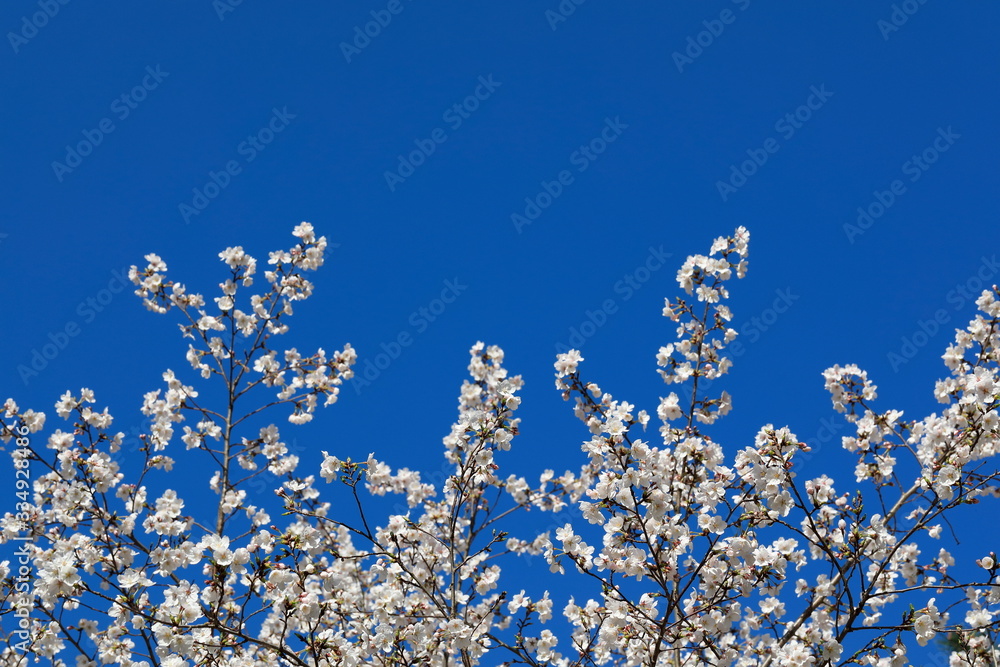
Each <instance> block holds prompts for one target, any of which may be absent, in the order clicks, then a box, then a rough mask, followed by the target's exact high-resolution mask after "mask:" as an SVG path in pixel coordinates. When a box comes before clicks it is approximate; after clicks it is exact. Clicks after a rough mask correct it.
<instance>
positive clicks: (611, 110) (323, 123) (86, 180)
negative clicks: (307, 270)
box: [0, 0, 1000, 516]
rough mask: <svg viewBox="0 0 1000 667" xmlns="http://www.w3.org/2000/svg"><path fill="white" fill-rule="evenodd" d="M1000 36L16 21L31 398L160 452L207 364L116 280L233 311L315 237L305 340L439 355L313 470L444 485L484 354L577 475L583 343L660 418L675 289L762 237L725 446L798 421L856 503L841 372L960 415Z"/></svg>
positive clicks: (6, 26)
mask: <svg viewBox="0 0 1000 667" xmlns="http://www.w3.org/2000/svg"><path fill="white" fill-rule="evenodd" d="M63 3H65V4H63ZM570 10H572V11H570ZM46 12H48V14H46ZM50 15H51V16H50ZM998 18H1000V8H998V7H997V6H995V5H991V4H985V3H977V4H974V5H973V4H964V3H962V4H954V3H952V4H947V3H944V2H940V1H935V0H930V1H925V2H922V3H921V2H918V0H909V1H908V2H902V3H896V4H893V3H890V2H865V3H847V4H846V5H845V4H844V3H832V2H818V3H806V4H805V5H801V6H799V5H797V4H794V5H793V4H792V3H788V4H783V5H781V6H780V7H779V6H776V5H774V4H773V3H771V4H770V5H769V4H767V3H763V2H760V1H759V0H736V1H733V2H729V1H728V0H727V1H722V0H714V1H711V2H698V3H662V4H653V3H631V2H628V3H612V2H607V1H605V0H589V1H587V2H583V3H582V4H579V5H577V4H576V3H575V2H573V1H572V0H564V2H562V4H561V5H560V3H558V2H557V1H556V0H550V1H548V2H544V1H542V2H537V3H513V4H510V3H472V4H470V5H464V6H459V5H452V6H448V7H441V6H435V5H433V4H431V3H425V2H421V1H420V0H416V1H414V0H392V1H383V0H377V1H375V2H365V3H346V4H344V3H337V4H331V5H325V4H324V5H322V6H320V4H319V3H288V4H282V5H279V6H275V5H273V4H268V3H263V2H258V1H254V0H246V1H244V2H242V3H240V4H234V3H233V1H232V0H218V1H217V2H215V3H210V2H183V1H182V2H174V3H169V4H168V5H167V4H153V5H150V4H143V5H142V6H138V5H135V4H134V3H125V2H106V3H101V4H100V5H99V6H90V5H88V4H86V3H82V2H69V1H68V0H62V1H60V0H42V1H41V2H29V1H25V0H16V1H12V2H7V3H5V4H4V5H3V7H2V9H0V27H2V29H3V32H4V33H5V35H6V37H5V40H4V41H5V42H6V44H5V45H0V71H2V77H3V80H4V82H5V89H6V91H7V94H6V95H5V96H4V101H3V103H2V104H0V114H2V120H3V122H2V123H0V136H2V155H3V157H2V159H0V170H2V171H0V178H2V182H3V184H4V187H5V193H6V194H5V197H4V201H5V206H4V207H3V211H2V214H0V284H2V285H3V286H4V287H5V292H6V297H5V303H4V310H5V327H4V333H3V341H4V349H5V355H4V361H3V363H2V364H0V374H2V376H0V378H2V379H0V386H2V387H3V389H4V391H3V392H2V393H3V395H4V396H13V397H15V398H17V399H18V401H19V402H20V403H21V404H22V405H25V406H32V407H36V408H42V409H45V410H47V411H50V412H52V409H51V406H52V404H53V403H54V402H55V400H56V399H57V397H58V396H59V394H61V393H62V392H63V391H65V390H66V389H68V388H72V389H74V390H76V389H78V388H79V387H81V386H87V387H90V388H92V389H94V390H95V391H96V393H97V397H98V403H99V404H100V405H102V406H103V405H105V404H106V405H109V406H110V407H111V409H112V412H113V413H114V414H116V415H117V419H118V422H117V424H118V427H119V428H121V429H122V430H125V431H128V430H129V429H130V428H131V427H132V426H138V425H139V424H140V423H141V415H139V413H138V406H139V404H140V401H141V396H142V393H144V392H146V391H149V390H151V389H154V388H159V387H160V386H161V380H160V374H161V373H162V371H163V370H164V369H165V368H167V367H171V368H174V369H176V370H178V371H180V370H181V369H184V368H185V367H187V364H186V362H185V361H184V359H183V351H184V350H185V349H186V344H185V343H183V342H182V341H181V339H180V337H179V335H178V334H177V330H176V327H175V324H174V320H172V319H170V318H169V317H163V316H156V315H154V314H152V313H149V312H146V311H145V310H144V309H143V308H142V306H141V304H140V302H139V300H138V298H136V297H133V296H131V295H130V294H129V293H128V291H127V290H126V291H119V292H115V291H114V290H116V289H118V288H119V283H118V278H117V276H118V275H119V272H120V271H121V270H122V269H123V268H127V267H128V266H129V265H131V264H138V263H141V262H142V257H143V255H144V254H146V253H149V252H156V253H158V254H160V255H161V256H162V257H163V258H164V259H165V261H167V263H168V264H169V265H170V270H171V274H172V276H173V277H174V278H175V279H177V280H180V281H181V282H184V283H186V284H188V285H189V286H190V287H191V288H192V289H196V290H200V291H203V292H206V293H211V292H214V290H215V289H216V287H215V286H216V285H217V283H218V282H220V281H221V280H223V279H224V276H225V272H224V271H223V267H222V265H221V264H219V263H217V253H218V252H219V251H220V250H222V249H223V248H225V247H226V246H230V245H243V246H244V247H245V249H246V250H247V251H248V252H250V253H251V254H255V255H256V256H258V257H260V258H264V257H266V253H267V252H268V251H269V250H272V249H277V248H280V247H287V246H288V245H289V244H290V243H291V241H292V237H291V236H290V235H289V234H290V231H291V229H292V227H293V226H294V225H295V224H297V223H298V222H300V221H303V220H306V221H310V222H312V223H313V224H314V225H315V227H316V229H317V231H318V232H319V233H322V234H324V235H326V236H327V237H328V239H329V240H330V242H331V243H334V244H338V245H337V246H336V247H335V248H333V250H332V252H330V253H329V255H328V263H327V265H326V266H325V267H324V268H323V269H322V270H321V272H320V273H319V274H317V276H316V279H315V282H316V285H317V288H316V294H315V296H314V297H313V298H312V299H311V300H310V301H308V302H306V303H305V304H303V305H301V306H300V307H299V308H298V309H297V312H296V317H295V318H294V319H293V320H292V323H293V325H295V324H296V323H297V327H294V328H293V332H292V334H291V335H290V336H291V337H290V338H289V344H293V345H296V346H298V347H299V349H303V350H306V349H314V348H315V347H318V346H322V347H325V348H327V349H328V350H330V349H339V348H340V347H342V345H343V343H344V342H350V343H351V344H352V345H354V346H355V347H356V348H357V349H358V351H359V354H360V363H361V364H362V365H363V364H364V363H365V361H366V360H371V359H374V355H376V354H377V353H378V352H379V351H380V350H381V348H380V346H381V345H382V344H385V345H387V346H388V345H389V344H390V342H391V341H394V340H397V339H398V338H399V336H400V335H401V334H408V335H410V336H411V337H412V344H411V345H409V346H408V347H406V348H405V349H403V350H402V351H401V354H399V356H398V358H397V359H395V360H393V361H392V363H391V364H390V365H389V366H388V367H387V368H385V369H384V370H380V372H379V373H378V375H377V377H375V378H374V379H373V381H372V382H371V383H370V385H365V386H359V385H355V386H352V387H349V388H348V389H347V390H346V391H345V392H344V395H343V398H342V400H341V402H340V403H338V404H337V405H336V406H335V407H333V408H330V409H328V410H327V411H326V412H324V413H322V414H321V415H320V416H319V418H318V419H317V420H316V421H315V422H314V423H313V424H310V425H309V426H307V427H303V428H300V429H298V430H296V431H291V430H289V429H288V428H286V431H287V432H288V436H289V437H292V436H294V437H295V438H297V441H298V442H299V443H300V444H301V445H302V446H303V447H304V449H305V450H306V451H307V452H312V453H310V454H305V455H303V456H304V457H305V458H306V461H307V462H308V463H311V464H316V465H318V456H319V454H318V450H319V449H327V450H329V451H331V453H333V452H340V453H343V454H344V455H345V456H346V455H352V456H355V457H358V456H364V455H366V454H367V453H368V452H369V451H376V452H378V453H379V455H380V456H381V457H383V458H384V459H386V460H388V461H389V462H390V463H392V464H393V465H400V466H402V465H408V466H411V467H417V468H424V469H427V468H429V467H432V468H435V469H436V467H437V460H438V459H437V458H436V457H437V456H438V453H439V451H440V438H441V437H442V436H444V435H446V434H447V432H448V426H449V424H450V422H451V421H452V420H453V419H454V416H455V406H456V398H457V393H458V389H459V387H460V385H461V382H462V380H463V378H464V377H465V374H466V370H465V367H466V365H467V363H468V349H469V347H470V346H471V345H472V344H473V343H475V342H476V341H477V340H483V341H485V342H486V343H488V344H497V345H500V346H501V347H503V348H504V349H505V350H506V352H507V360H506V365H507V367H508V368H509V369H510V371H511V372H512V373H520V374H522V375H523V376H524V378H525V381H526V387H525V389H524V392H523V397H524V403H523V409H522V417H523V422H522V433H523V435H522V436H520V438H519V439H518V440H515V446H514V451H513V452H512V453H511V455H510V457H509V461H510V465H511V470H513V471H517V472H522V473H524V474H528V475H529V476H534V475H535V474H537V472H540V471H541V470H542V469H544V468H547V467H555V468H557V469H558V470H560V471H561V470H562V469H565V468H566V467H567V465H570V466H571V467H576V465H577V463H576V460H574V459H573V458H572V457H574V456H575V455H576V454H577V452H578V445H579V443H580V441H581V440H582V439H584V438H585V437H586V433H585V432H584V429H583V427H582V425H580V424H579V423H578V422H577V421H576V420H575V418H574V417H573V416H572V413H571V410H570V406H568V405H566V404H564V403H563V402H562V400H561V399H560V397H559V396H558V394H557V393H556V391H555V390H554V389H553V385H552V378H553V368H552V363H553V361H554V359H555V353H556V349H557V346H558V345H559V344H560V343H566V344H569V343H570V338H571V336H572V335H573V330H574V328H575V329H576V330H577V331H581V330H585V331H587V332H592V335H588V336H586V337H585V340H584V341H583V344H582V350H583V354H584V357H585V358H586V362H585V363H584V365H583V370H584V374H585V376H586V377H588V378H590V379H593V380H595V381H597V382H599V383H600V384H601V385H602V387H603V388H604V389H605V390H607V391H610V392H612V393H613V394H615V395H616V396H617V397H620V398H624V399H626V400H629V401H630V402H633V403H636V404H638V406H639V407H645V408H647V409H649V410H651V411H652V410H653V409H654V408H655V406H656V403H657V397H658V396H660V395H662V394H664V393H665V390H666V388H665V387H663V385H662V383H661V381H660V379H659V377H658V376H657V375H656V373H655V362H654V355H655V353H656V350H657V348H658V347H659V346H660V345H662V344H665V343H667V342H670V341H671V340H672V337H673V328H672V326H671V325H670V323H669V322H668V321H667V320H665V319H663V318H662V317H661V316H660V310H661V308H662V305H663V299H664V297H668V296H673V295H674V294H676V292H677V289H678V288H677V286H676V283H675V282H674V276H675V272H676V269H677V267H678V266H679V264H680V263H681V262H682V261H683V259H684V257H685V256H687V255H688V254H691V253H703V252H707V250H708V247H709V244H710V243H711V241H712V239H713V238H715V237H716V236H719V235H724V234H729V233H731V232H732V230H733V229H734V228H735V227H737V226H739V225H745V226H746V227H748V228H749V229H750V231H751V234H752V241H751V255H750V271H749V275H748V277H747V278H746V279H745V280H743V281H740V282H739V283H738V284H736V285H734V286H733V289H732V292H733V300H732V304H731V305H732V308H733V310H734V312H735V319H736V321H737V322H738V323H739V325H740V328H741V330H742V331H743V333H744V336H743V337H742V339H741V341H742V342H743V343H744V346H745V348H744V351H743V353H742V354H741V355H740V356H739V357H738V358H737V359H736V365H735V368H734V369H733V371H732V374H731V376H730V377H729V378H727V380H726V383H725V388H726V389H728V390H729V391H730V393H731V394H732V395H733V397H734V410H733V413H732V414H731V416H730V417H729V418H727V419H726V420H724V421H723V422H722V423H721V424H720V426H719V429H718V431H717V433H718V438H719V439H721V440H723V441H724V442H726V443H727V447H729V448H730V451H732V452H735V451H736V450H737V449H739V448H741V447H742V446H744V445H745V444H747V443H748V441H749V439H750V438H751V437H752V435H753V433H755V432H756V430H757V429H758V428H759V426H760V425H762V424H764V423H768V422H772V423H774V424H776V425H784V424H787V425H789V426H790V428H791V429H792V430H793V431H794V432H795V433H797V434H798V435H799V437H800V438H802V439H808V440H812V441H813V443H814V444H819V445H821V447H820V450H821V451H818V452H817V454H816V455H815V457H814V458H813V461H814V462H815V463H814V464H813V463H810V464H809V465H810V466H813V465H814V467H813V468H811V469H807V470H805V471H804V474H807V475H813V474H814V475H818V474H820V473H822V472H828V471H830V470H834V471H837V470H840V469H841V467H842V468H843V471H842V472H841V473H840V476H841V477H842V478H844V481H845V483H847V482H849V481H850V479H851V478H850V477H849V476H848V471H849V470H850V469H852V468H853V464H851V463H850V462H849V460H848V459H847V458H846V455H844V453H843V452H841V450H840V449H839V447H837V446H836V442H834V440H836V438H832V436H831V437H827V434H828V433H832V432H833V431H837V429H838V428H841V427H842V422H840V421H839V420H838V419H837V418H836V416H835V415H834V414H833V413H832V410H831V409H830V403H829V399H828V396H827V395H826V393H825V392H824V390H823V384H822V379H821V377H820V372H821V371H822V370H823V369H825V368H826V367H828V366H830V365H832V364H834V363H841V364H844V363H852V362H854V363H858V364H859V365H861V366H862V368H865V369H867V370H868V371H869V372H870V375H871V377H872V378H873V380H874V381H875V382H876V383H877V384H878V385H879V387H880V403H879V405H881V406H883V407H885V408H888V407H896V408H900V409H903V410H905V411H906V414H907V416H909V417H911V418H919V417H921V416H923V415H924V414H926V413H927V412H929V411H932V410H936V409H938V407H937V404H936V403H935V401H934V399H933V396H932V394H931V389H932V387H933V381H934V380H935V379H936V378H938V377H940V376H941V375H942V374H943V373H944V372H945V369H944V366H943V364H942V362H941V360H940V355H941V353H942V352H943V350H944V347H945V345H946V344H947V342H948V340H949V339H950V337H951V332H952V331H953V329H954V328H955V327H956V326H964V324H965V323H966V322H967V321H968V320H969V319H970V318H971V317H972V315H973V313H974V306H973V304H972V300H973V298H974V297H973V298H969V297H970V296H971V295H972V294H977V293H978V291H979V289H981V287H980V286H981V285H989V284H993V283H995V282H997V277H996V276H997V273H998V272H1000V265H998V264H997V263H996V258H995V255H994V253H995V251H996V249H997V243H996V241H997V232H996V230H997V226H996V220H997V218H996V204H995V197H996V187H995V174H996V154H997V153H996V148H997V143H998V142H997V139H998V136H997V126H996V121H995V114H996V112H995V109H996V105H997V101H998V99H997V93H996V84H995V82H996V81H997V79H998V71H997V70H998V64H997V59H996V54H995V48H994V37H995V35H996V33H997V29H998V27H1000V26H998ZM379 22H380V23H381V24H380V23H379ZM382 24H384V25H382ZM366 30H367V31H368V34H367V35H366V34H365V31H366ZM371 35H373V36H371ZM535 207H537V208H535ZM668 254H669V255H670V256H669V257H666V258H665V256H666V255H668ZM447 290H452V291H451V292H449V294H454V295H455V298H454V300H453V302H452V303H450V304H447V305H446V307H444V308H443V310H442V311H441V312H439V313H437V314H434V311H435V310H441V309H439V308H438V307H437V305H436V304H435V300H436V299H438V298H440V297H441V295H442V292H443V291H447ZM609 302H611V303H612V305H613V308H612V309H609V310H608V311H607V312H605V311H604V308H605V305H606V304H607V303H609ZM422 308H425V309H429V310H428V312H429V313H431V314H432V315H433V321H432V320H431V319H430V318H429V317H427V316H425V315H423V314H421V309H422ZM612 310H613V312H611V311H612ZM779 310H783V311H784V312H778V311H779ZM599 311H600V312H599ZM602 315H603V318H602ZM755 318H756V319H755ZM935 318H936V319H937V322H936V323H932V321H933V320H935ZM587 321H592V322H603V324H602V325H601V326H594V327H590V326H587V325H585V324H584V323H585V322H587ZM922 323H923V325H922ZM934 324H937V325H938V326H936V327H935V326H934ZM67 327H70V330H71V331H75V332H76V334H75V335H72V336H66V337H63V336H61V335H60V332H65V331H67ZM923 334H926V335H923ZM915 336H916V340H914V337H915ZM53 339H55V340H56V341H57V342H58V341H62V342H63V343H64V344H65V345H64V347H63V349H60V350H59V351H58V353H54V348H53V347H49V348H48V352H49V353H50V354H49V355H48V356H50V357H52V358H44V355H43V356H36V352H38V353H39V354H42V352H43V349H44V348H45V346H46V345H47V344H50V343H51V342H52V340H53ZM910 344H913V347H908V345H910ZM578 347H579V346H578ZM893 354H895V355H899V356H895V357H894V356H892V355H893ZM33 358H34V363H35V366H34V367H32V363H33ZM26 369H30V372H28V371H26ZM185 372H187V371H185ZM52 418H53V419H54V413H53V415H52ZM830 418H833V422H834V423H836V424H838V427H836V428H833V427H830V426H829V422H828V421H824V420H829V419H830ZM843 431H844V432H845V433H846V429H843ZM841 434H843V433H841V432H839V431H838V432H837V433H836V435H837V436H838V437H839V435H841ZM831 438H832V439H831ZM313 456H315V457H316V458H315V459H313V458H311V457H313ZM428 457H432V458H428ZM428 460H430V461H434V463H432V464H428V463H427V461H428ZM989 511H991V512H994V513H995V512H996V510H995V508H993V509H990V510H989ZM994 516H995V514H994Z"/></svg>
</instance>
